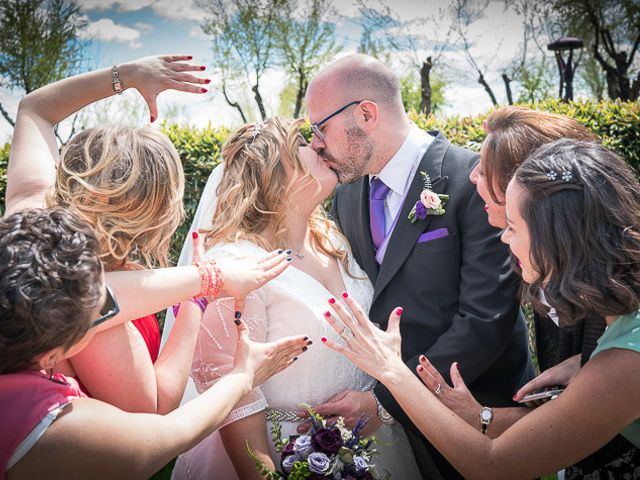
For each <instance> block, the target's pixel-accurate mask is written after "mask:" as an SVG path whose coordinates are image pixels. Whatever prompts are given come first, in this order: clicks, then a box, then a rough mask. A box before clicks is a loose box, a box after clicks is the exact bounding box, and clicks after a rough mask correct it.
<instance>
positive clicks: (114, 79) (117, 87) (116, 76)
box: [111, 65, 124, 95]
mask: <svg viewBox="0 0 640 480" xmlns="http://www.w3.org/2000/svg"><path fill="white" fill-rule="evenodd" d="M111 86H112V87H113V91H114V92H116V93H117V94H118V95H121V94H122V92H123V91H124V85H123V84H122V80H120V72H119V71H118V67H117V66H116V65H114V66H113V68H112V69H111Z"/></svg>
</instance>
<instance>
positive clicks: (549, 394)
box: [520, 387, 564, 403]
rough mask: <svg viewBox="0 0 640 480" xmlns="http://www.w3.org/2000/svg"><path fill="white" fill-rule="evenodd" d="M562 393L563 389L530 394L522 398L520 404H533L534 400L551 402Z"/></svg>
mask: <svg viewBox="0 0 640 480" xmlns="http://www.w3.org/2000/svg"><path fill="white" fill-rule="evenodd" d="M563 391H564V387H561V388H554V389H551V390H545V391H544V392H537V393H531V394H529V395H525V396H524V397H522V399H521V400H520V403H525V402H533V401H534V400H544V399H549V400H552V399H554V398H556V397H557V396H558V395H560V394H561V393H562V392H563Z"/></svg>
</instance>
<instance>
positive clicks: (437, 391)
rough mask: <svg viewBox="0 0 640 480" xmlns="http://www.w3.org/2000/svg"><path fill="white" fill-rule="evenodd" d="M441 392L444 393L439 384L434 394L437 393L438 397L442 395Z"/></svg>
mask: <svg viewBox="0 0 640 480" xmlns="http://www.w3.org/2000/svg"><path fill="white" fill-rule="evenodd" d="M440 392H442V385H441V384H440V383H439V384H438V388H436V389H435V391H434V392H433V393H435V394H436V395H440Z"/></svg>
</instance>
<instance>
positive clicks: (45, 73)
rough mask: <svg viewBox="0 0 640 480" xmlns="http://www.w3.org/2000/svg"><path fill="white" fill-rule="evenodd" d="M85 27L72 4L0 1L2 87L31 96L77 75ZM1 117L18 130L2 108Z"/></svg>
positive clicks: (57, 0) (45, 0)
mask: <svg viewBox="0 0 640 480" xmlns="http://www.w3.org/2000/svg"><path fill="white" fill-rule="evenodd" d="M86 23H87V22H86V20H85V19H84V17H82V16H81V15H80V14H79V7H78V6H77V5H76V4H75V3H73V2H71V1H66V0H0V78H1V79H2V81H3V82H4V85H3V86H6V87H8V88H16V89H20V90H23V91H24V92H25V93H30V92H32V91H33V90H36V89H37V88H40V87H42V86H44V85H47V84H49V83H52V82H55V81H57V80H60V79H62V78H64V77H67V76H69V75H71V74H73V73H76V72H77V71H78V69H79V68H80V66H81V63H82V62H83V60H84V56H83V53H84V50H85V47H86V42H83V41H82V40H80V39H79V38H78V33H79V32H80V31H81V30H82V29H84V28H85V26H86ZM0 113H2V116H3V117H4V118H5V120H6V121H7V122H9V123H10V124H11V126H12V127H13V126H15V122H14V120H13V119H12V118H11V116H10V115H9V114H8V113H7V111H6V110H5V109H4V108H3V107H2V105H1V104H0ZM72 134H73V132H72Z"/></svg>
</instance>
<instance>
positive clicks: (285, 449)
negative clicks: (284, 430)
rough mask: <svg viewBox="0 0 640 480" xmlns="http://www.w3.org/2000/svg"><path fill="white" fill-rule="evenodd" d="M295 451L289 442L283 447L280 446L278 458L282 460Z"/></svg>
mask: <svg viewBox="0 0 640 480" xmlns="http://www.w3.org/2000/svg"><path fill="white" fill-rule="evenodd" d="M295 453H296V451H295V450H294V447H293V442H289V443H287V444H286V445H285V446H284V447H282V452H280V458H282V459H283V460H284V459H285V458H286V457H288V456H289V455H293V454H295Z"/></svg>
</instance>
